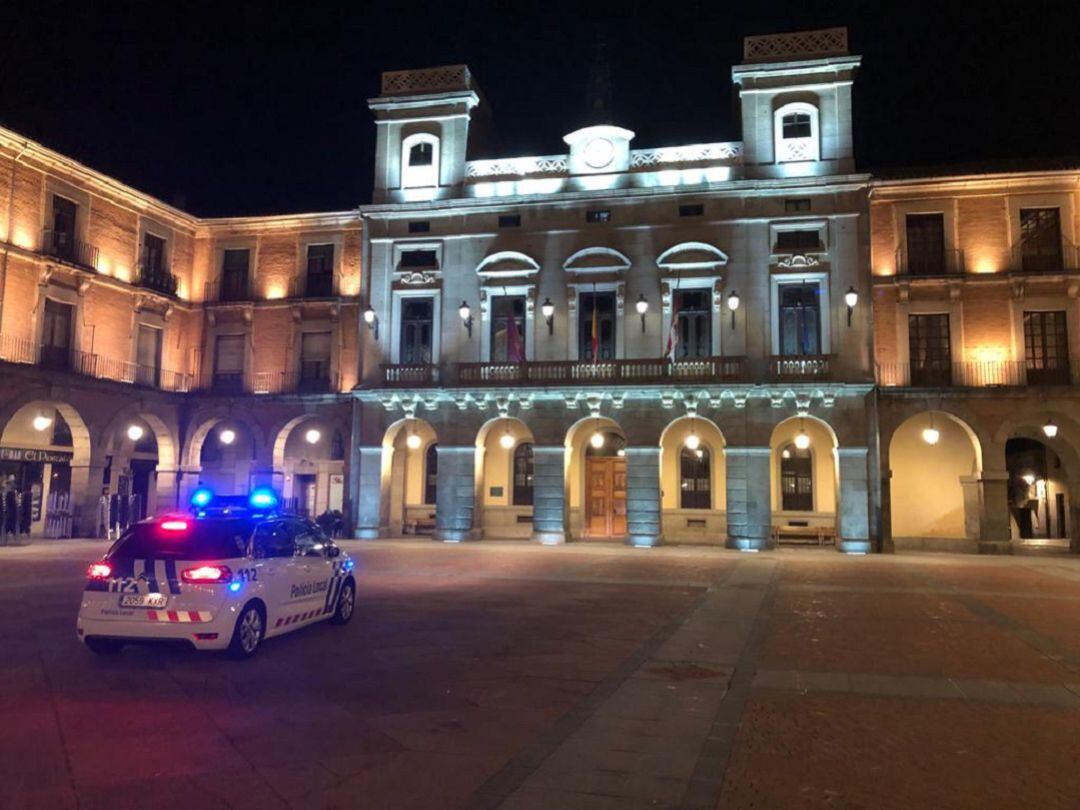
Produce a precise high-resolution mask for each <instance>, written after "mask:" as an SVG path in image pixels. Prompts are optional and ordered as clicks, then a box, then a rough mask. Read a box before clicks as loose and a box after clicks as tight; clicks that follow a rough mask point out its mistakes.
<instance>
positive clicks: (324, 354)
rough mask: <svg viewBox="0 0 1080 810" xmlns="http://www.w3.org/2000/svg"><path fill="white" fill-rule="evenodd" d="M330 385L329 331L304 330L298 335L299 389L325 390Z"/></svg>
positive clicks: (310, 390)
mask: <svg viewBox="0 0 1080 810" xmlns="http://www.w3.org/2000/svg"><path fill="white" fill-rule="evenodd" d="M329 387H330V333H329V332H305V333H304V334H303V335H301V337H300V389H301V390H302V391H309V392H314V391H326V390H328V389H329Z"/></svg>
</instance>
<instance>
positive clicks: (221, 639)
mask: <svg viewBox="0 0 1080 810" xmlns="http://www.w3.org/2000/svg"><path fill="white" fill-rule="evenodd" d="M140 613H145V611H140ZM187 618H188V620H187V621H179V620H177V621H169V620H168V617H166V620H164V621H158V620H156V619H155V620H151V619H150V618H148V617H145V616H144V617H143V618H140V619H130V620H127V619H122V620H118V619H108V620H102V619H94V618H90V617H87V616H79V619H78V621H77V622H76V624H75V632H76V634H77V635H78V637H79V640H80V641H83V642H85V641H86V639H88V638H100V639H110V640H115V641H122V642H125V643H130V644H148V643H153V642H174V643H175V642H183V643H186V644H189V645H191V646H192V647H194V648H195V649H197V650H223V649H225V648H227V647H228V646H229V641H230V640H231V638H232V632H233V626H234V625H235V622H236V616H235V611H233V610H231V609H226V610H222V611H220V612H219V613H218V614H217V615H215V616H213V618H212V619H211V620H210V621H191V620H190V618H191V617H187Z"/></svg>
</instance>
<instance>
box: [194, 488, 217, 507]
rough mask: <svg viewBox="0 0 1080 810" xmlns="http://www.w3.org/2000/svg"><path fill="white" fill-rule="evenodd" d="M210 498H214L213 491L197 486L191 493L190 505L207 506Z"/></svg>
mask: <svg viewBox="0 0 1080 810" xmlns="http://www.w3.org/2000/svg"><path fill="white" fill-rule="evenodd" d="M212 500H214V493H213V492H211V491H210V490H209V489H208V488H206V487H199V488H198V489H197V490H195V491H194V492H192V493H191V505H192V506H198V507H201V506H207V505H209V503H210V501H212Z"/></svg>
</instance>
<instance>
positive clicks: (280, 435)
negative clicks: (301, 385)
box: [271, 411, 349, 470]
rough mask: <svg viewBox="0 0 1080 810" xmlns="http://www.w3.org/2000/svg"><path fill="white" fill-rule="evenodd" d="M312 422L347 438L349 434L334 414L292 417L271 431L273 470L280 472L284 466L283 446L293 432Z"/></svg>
mask: <svg viewBox="0 0 1080 810" xmlns="http://www.w3.org/2000/svg"><path fill="white" fill-rule="evenodd" d="M313 421H314V422H320V423H322V424H324V425H325V426H326V427H329V428H333V429H334V430H336V431H340V432H341V434H342V435H343V436H347V435H348V433H349V431H348V430H347V426H346V425H345V424H344V423H343V422H342V420H341V419H340V418H339V417H338V416H337V415H336V414H334V415H330V414H324V413H318V412H316V411H310V412H307V413H302V414H300V415H298V416H294V417H292V418H291V419H288V420H286V421H285V422H284V423H283V424H279V425H278V426H276V427H275V428H274V429H273V430H272V431H271V435H272V436H273V437H274V444H273V446H272V448H271V461H272V463H273V465H274V470H281V469H283V468H284V466H285V445H286V444H287V443H288V441H289V437H290V436H291V435H292V433H293V431H294V430H296V428H298V427H300V425H302V424H304V423H305V422H313Z"/></svg>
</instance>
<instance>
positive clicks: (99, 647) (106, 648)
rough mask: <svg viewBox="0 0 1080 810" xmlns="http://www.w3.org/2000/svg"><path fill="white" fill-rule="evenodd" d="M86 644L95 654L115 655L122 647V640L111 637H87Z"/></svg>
mask: <svg viewBox="0 0 1080 810" xmlns="http://www.w3.org/2000/svg"><path fill="white" fill-rule="evenodd" d="M86 646H87V648H88V649H89V650H90V652H92V653H94V654H95V655H116V654H117V653H118V652H120V650H122V649H123V648H124V645H123V643H122V642H119V641H117V640H116V639H111V638H88V639H87V640H86Z"/></svg>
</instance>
